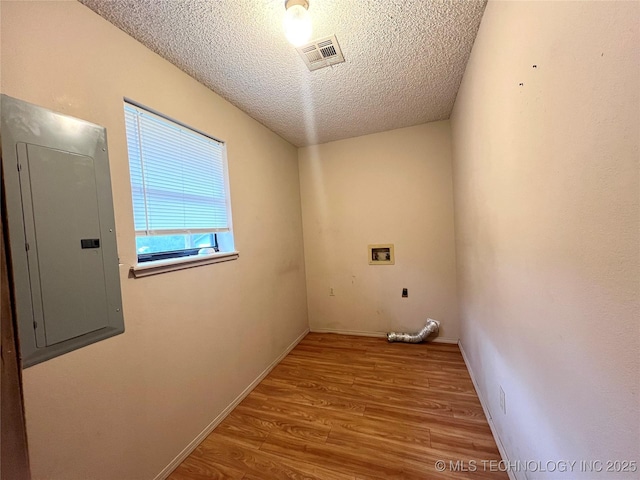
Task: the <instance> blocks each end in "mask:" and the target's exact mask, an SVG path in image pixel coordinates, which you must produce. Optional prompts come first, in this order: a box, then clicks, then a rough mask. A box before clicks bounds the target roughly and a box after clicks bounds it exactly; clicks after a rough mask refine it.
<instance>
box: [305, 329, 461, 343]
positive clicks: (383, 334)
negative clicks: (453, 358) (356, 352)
mask: <svg viewBox="0 0 640 480" xmlns="http://www.w3.org/2000/svg"><path fill="white" fill-rule="evenodd" d="M311 332H312V333H337V334H338V335H353V336H355V337H379V338H386V337H387V332H367V331H362V330H336V329H332V328H312V329H311ZM431 342H433V343H451V344H454V345H457V344H458V339H457V338H446V337H436V338H434V339H433V340H431Z"/></svg>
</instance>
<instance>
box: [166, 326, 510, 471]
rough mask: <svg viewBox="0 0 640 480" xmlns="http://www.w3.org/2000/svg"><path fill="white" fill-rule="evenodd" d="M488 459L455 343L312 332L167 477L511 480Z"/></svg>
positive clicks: (485, 432)
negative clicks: (405, 341)
mask: <svg viewBox="0 0 640 480" xmlns="http://www.w3.org/2000/svg"><path fill="white" fill-rule="evenodd" d="M438 460H444V461H445V465H446V467H447V468H446V469H445V471H443V472H439V471H437V470H436V468H435V462H436V461H438ZM457 461H460V462H464V464H463V463H460V464H459V465H464V467H467V469H472V468H473V467H472V465H473V462H476V463H475V465H476V471H460V469H458V471H453V470H454V469H452V468H450V467H451V464H450V462H453V463H454V464H455V462H457ZM472 461H473V462H472ZM483 461H487V462H489V461H493V462H495V463H493V464H491V465H494V466H496V467H497V462H499V461H500V455H499V453H498V449H497V447H496V444H495V441H494V440H493V437H492V435H491V431H490V429H489V425H488V424H487V421H486V419H485V416H484V413H483V411H482V407H481V405H480V402H479V401H478V397H477V395H476V392H475V390H474V388H473V384H472V382H471V378H470V377H469V373H468V372H467V369H466V366H465V364H464V361H463V359H462V355H461V354H460V350H459V349H458V346H457V345H446V344H434V343H429V344H419V345H409V344H401V343H391V344H390V343H388V342H387V341H386V339H384V338H369V337H352V336H344V335H335V334H318V333H310V334H309V335H307V336H306V337H305V338H304V340H302V342H300V343H299V344H298V346H296V348H295V349H293V350H292V351H291V353H290V354H289V355H287V357H285V358H284V360H282V362H281V363H280V364H279V365H278V366H277V367H276V368H274V369H273V371H272V372H271V373H270V374H269V375H268V376H267V377H266V378H265V379H264V380H263V381H262V382H261V383H260V384H259V385H258V386H257V387H256V388H255V389H254V390H253V391H252V392H251V393H250V394H249V395H248V396H247V397H246V398H245V399H244V400H243V402H242V403H241V404H240V405H238V406H237V407H236V408H235V410H233V412H232V413H231V414H230V415H229V416H228V417H227V418H226V419H225V420H224V421H223V422H222V423H221V424H220V425H219V426H218V427H217V428H216V429H215V430H214V431H213V432H212V433H211V434H210V435H209V436H208V437H207V438H206V439H205V440H204V441H203V442H202V443H201V444H200V445H199V446H198V447H197V448H196V449H195V450H194V451H193V453H191V455H189V457H188V458H187V459H186V460H185V461H184V462H183V463H182V464H181V465H180V466H178V468H177V469H176V470H175V471H174V472H173V473H172V475H171V476H170V477H169V478H170V479H171V480H201V479H215V478H229V479H243V480H251V479H256V480H265V479H289V480H290V479H296V480H297V479H321V480H365V479H367V480H368V479H390V478H394V479H408V480H413V479H427V480H428V479H463V478H473V479H484V478H491V479H494V478H495V479H506V478H508V477H507V475H506V473H503V472H499V471H491V470H492V469H490V468H488V466H489V465H490V464H489V463H482V462H483ZM483 465H486V466H487V468H483ZM469 467H471V468H469ZM496 469H497V468H493V470H496Z"/></svg>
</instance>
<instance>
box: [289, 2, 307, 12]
mask: <svg viewBox="0 0 640 480" xmlns="http://www.w3.org/2000/svg"><path fill="white" fill-rule="evenodd" d="M294 5H300V6H302V7H304V8H305V9H306V10H309V2H308V1H307V0H285V2H284V9H285V10H288V9H289V8H291V7H293V6H294Z"/></svg>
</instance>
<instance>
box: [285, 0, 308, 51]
mask: <svg viewBox="0 0 640 480" xmlns="http://www.w3.org/2000/svg"><path fill="white" fill-rule="evenodd" d="M284 8H285V9H286V12H285V14H284V19H283V21H282V26H283V27H284V34H285V36H286V37H287V40H289V42H290V43H291V44H293V45H294V46H296V47H299V46H300V45H303V44H305V43H306V42H308V41H309V39H310V38H311V15H309V2H308V1H307V0H285V2H284Z"/></svg>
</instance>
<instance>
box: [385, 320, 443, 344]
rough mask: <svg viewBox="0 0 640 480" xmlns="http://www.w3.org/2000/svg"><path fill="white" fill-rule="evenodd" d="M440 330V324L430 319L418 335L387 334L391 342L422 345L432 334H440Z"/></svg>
mask: <svg viewBox="0 0 640 480" xmlns="http://www.w3.org/2000/svg"><path fill="white" fill-rule="evenodd" d="M439 330H440V322H439V321H437V320H433V319H432V318H428V319H427V324H426V325H425V326H424V327H423V328H422V330H420V331H419V332H418V333H397V332H389V333H387V340H389V342H405V343H420V342H422V341H424V340H425V339H426V338H427V337H428V336H429V335H430V334H432V333H438V331H439Z"/></svg>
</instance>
